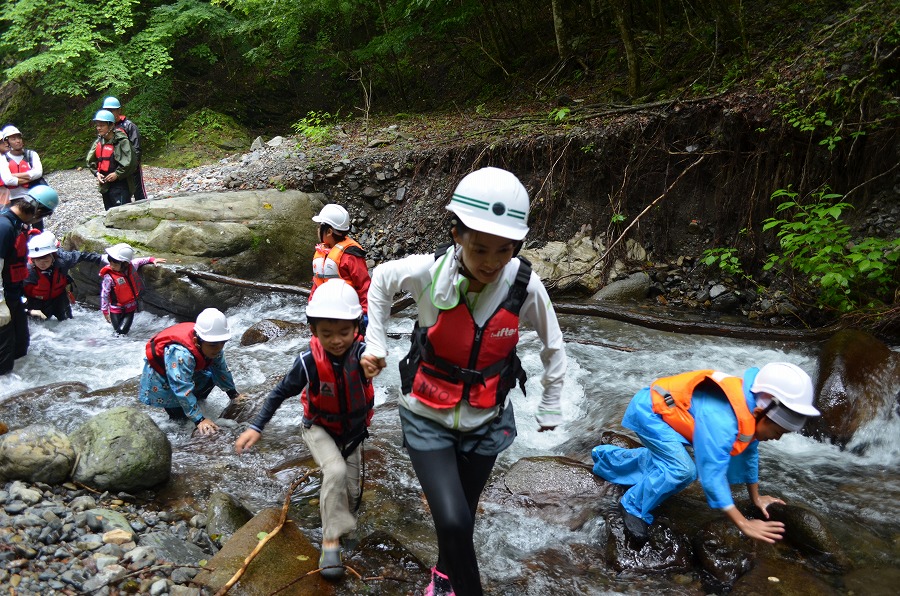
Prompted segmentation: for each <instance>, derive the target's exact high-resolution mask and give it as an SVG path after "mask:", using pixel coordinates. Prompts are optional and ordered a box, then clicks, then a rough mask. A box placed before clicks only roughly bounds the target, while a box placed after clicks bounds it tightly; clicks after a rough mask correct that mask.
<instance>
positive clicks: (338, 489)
mask: <svg viewBox="0 0 900 596" xmlns="http://www.w3.org/2000/svg"><path fill="white" fill-rule="evenodd" d="M302 428H303V440H304V441H306V446H307V447H309V452H310V453H311V454H312V456H313V459H314V460H316V464H317V465H318V466H319V467H320V468H321V469H322V490H321V494H320V495H319V511H320V514H321V516H322V539H323V540H338V539H339V538H340V537H341V536H343V535H345V534H348V533H350V532H352V531H353V530H355V529H356V514H355V513H354V512H353V510H354V509H355V508H356V504H357V503H358V502H359V499H360V497H361V496H362V495H361V492H360V486H359V467H360V460H361V459H362V444H361V443H360V445H359V447H357V448H356V450H355V451H353V453H351V454H350V455H349V456H348V457H347V459H346V460H345V459H344V458H343V456H342V455H341V450H340V449H339V448H338V446H337V444H336V443H335V442H334V439H332V438H331V435H329V434H328V433H327V432H326V431H325V429H324V428H322V427H321V426H316V425H315V424H314V425H312V426H311V427H309V428H306V427H305V426H304V427H302Z"/></svg>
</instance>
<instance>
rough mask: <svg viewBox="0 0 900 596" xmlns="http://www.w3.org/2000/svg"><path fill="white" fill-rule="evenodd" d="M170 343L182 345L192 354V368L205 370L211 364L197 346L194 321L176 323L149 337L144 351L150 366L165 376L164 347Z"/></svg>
mask: <svg viewBox="0 0 900 596" xmlns="http://www.w3.org/2000/svg"><path fill="white" fill-rule="evenodd" d="M172 344H178V345H180V346H184V347H185V348H187V349H188V351H190V353H191V354H192V355H193V356H194V370H195V371H198V370H206V369H207V368H209V365H210V364H212V360H209V359H208V358H207V357H206V356H204V355H203V352H202V351H201V350H200V348H199V347H198V346H197V341H196V340H195V337H194V323H178V324H177V325H172V326H171V327H168V328H166V329H163V330H162V331H160V332H159V333H157V334H156V335H154V336H153V337H151V338H150V341H148V342H147V347H146V348H145V350H144V352H145V355H146V356H147V362H148V363H149V364H150V367H151V368H153V370H155V371H156V372H158V373H159V374H161V375H162V376H164V377H165V376H166V347H167V346H170V345H172Z"/></svg>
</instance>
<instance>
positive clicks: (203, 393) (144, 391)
mask: <svg viewBox="0 0 900 596" xmlns="http://www.w3.org/2000/svg"><path fill="white" fill-rule="evenodd" d="M229 339H231V329H230V328H229V327H228V320H227V319H226V318H225V315H224V314H222V312H221V311H219V310H216V309H215V308H207V309H206V310H204V311H203V312H201V313H200V314H199V315H197V321H196V322H195V323H178V324H177V325H173V326H171V327H169V328H167V329H163V330H162V331H160V332H159V333H157V334H156V335H154V336H153V337H152V338H151V339H150V341H148V342H147V349H146V361H145V362H144V372H143V373H142V374H141V386H140V390H139V391H140V392H139V394H138V399H140V400H141V402H142V403H144V404H146V405H148V406H152V407H155V408H164V409H165V410H166V413H168V414H169V418H172V419H173V420H184V419H189V420H190V421H191V422H193V423H194V424H195V425H196V426H197V430H199V431H200V434H201V435H212V434H215V433H216V432H218V430H219V426H218V425H217V424H216V423H215V422H213V421H212V420H209V419H208V418H205V417H204V416H203V412H201V411H200V407H199V406H198V405H197V400H200V399H206V398H207V397H208V396H209V394H210V392H211V391H212V390H213V387H215V386H218V387H219V388H221V389H222V391H224V392H225V393H226V394H228V399H235V398H242V396H241V395H240V394H239V393H238V390H237V389H235V387H234V378H232V376H231V371H230V370H229V369H228V364H227V363H226V362H225V354H224V352H223V350H224V349H225V342H227V341H228V340H229Z"/></svg>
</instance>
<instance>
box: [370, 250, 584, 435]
mask: <svg viewBox="0 0 900 596" xmlns="http://www.w3.org/2000/svg"><path fill="white" fill-rule="evenodd" d="M456 250H457V251H459V250H461V249H460V248H459V247H456ZM520 262H521V261H519V259H512V260H511V261H510V262H509V263H507V264H506V267H505V268H504V269H503V271H502V272H501V274H500V276H499V277H498V279H497V281H495V282H493V283H490V284H488V285H487V286H485V288H484V289H483V290H482V291H481V292H479V293H478V294H472V295H470V296H469V297H468V298H467V297H466V296H465V292H466V289H467V288H468V280H467V279H466V278H465V277H464V276H463V275H462V274H461V273H460V272H459V265H458V263H459V261H458V258H456V257H455V255H454V251H448V252H447V253H446V254H445V255H443V256H442V257H439V258H438V259H437V260H435V258H434V255H412V256H409V257H406V258H403V259H399V260H397V261H391V262H388V263H384V264H382V265H379V266H378V267H376V268H375V270H374V272H373V274H372V284H371V285H370V286H369V325H368V327H367V329H366V351H365V354H367V355H371V356H374V357H376V358H384V357H386V356H387V353H388V352H387V334H386V330H385V324H386V323H387V321H388V319H389V318H390V312H391V303H392V301H393V298H394V295H395V294H396V293H397V292H400V291H406V292H409V293H410V294H411V295H412V297H413V298H414V299H415V301H416V304H417V305H418V320H419V326H420V327H430V326H432V325H434V324H435V322H436V321H437V318H438V314H439V313H440V311H441V310H442V309H444V310H446V309H449V308H452V307H453V306H455V304H456V303H457V301H458V300H464V301H467V302H468V304H469V310H470V311H471V313H472V318H473V319H474V321H475V323H476V324H477V325H478V326H479V327H480V326H483V325H484V324H485V322H486V321H487V320H488V318H489V317H490V316H491V315H493V314H494V312H495V311H496V310H497V307H498V306H500V304H501V303H502V302H503V301H504V300H505V299H506V297H507V294H508V292H509V288H510V287H512V285H513V282H514V281H515V278H516V273H517V272H518V270H519V264H520ZM527 291H528V295H527V297H526V298H525V302H524V303H523V304H522V309H521V310H520V311H519V318H520V320H524V321H527V322H528V323H529V324H531V325H532V326H533V327H534V328H535V330H536V331H537V334H538V336H539V337H540V338H541V342H542V343H543V344H544V347H543V349H542V350H541V362H542V363H543V365H544V375H543V378H542V385H543V396H542V398H541V404H540V406H539V408H538V412H537V421H538V424H540V425H542V426H557V425H559V424H560V423H561V422H562V412H561V409H560V398H561V395H562V387H563V379H564V376H565V372H566V353H565V349H564V345H563V337H562V331H561V330H560V328H559V323H558V322H557V320H556V312H555V311H554V310H553V305H552V304H551V302H550V296H549V295H548V294H547V290H546V288H544V284H542V283H541V280H540V278H539V277H538V276H537V275H536V274H535V273H534V272H532V273H531V279H530V280H529V282H528V288H527ZM437 305H440V308H439V307H438V306H437ZM507 399H509V398H508V397H507ZM400 405H401V406H402V407H404V408H407V409H408V410H410V411H412V412H414V413H416V414H418V415H420V416H423V417H426V418H429V419H431V420H434V421H436V422H438V423H439V424H441V425H443V426H446V427H447V428H453V429H458V430H462V431H470V430H473V429H475V428H478V427H480V426H482V425H483V424H485V423H487V422H490V421H491V420H493V418H494V417H495V416H496V415H497V408H496V407H495V408H489V409H483V408H473V407H472V406H470V405H469V404H468V402H466V401H465V400H463V401H460V402H459V404H457V405H456V407H454V408H449V409H436V408H432V407H430V406H427V405H425V404H424V403H422V402H421V401H419V400H418V399H416V398H415V397H414V396H412V395H403V396H401V398H400Z"/></svg>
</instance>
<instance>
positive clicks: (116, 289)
mask: <svg viewBox="0 0 900 596" xmlns="http://www.w3.org/2000/svg"><path fill="white" fill-rule="evenodd" d="M104 275H108V276H110V277H111V278H112V281H113V284H112V289H113V291H112V293H111V294H110V297H109V301H110V303H111V304H116V305H118V306H120V307H122V308H124V309H127V308H129V307H131V306H137V299H138V298H140V296H141V292H143V291H144V285H143V283H142V282H141V276H140V275H137V274H135V273H134V267H133V266H132V265H131V263H125V272H124V273H122V272H120V271H113V270H112V268H111V267H110V266H109V265H107V266H106V267H104V268H103V269H101V270H100V277H103V276H104Z"/></svg>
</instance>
